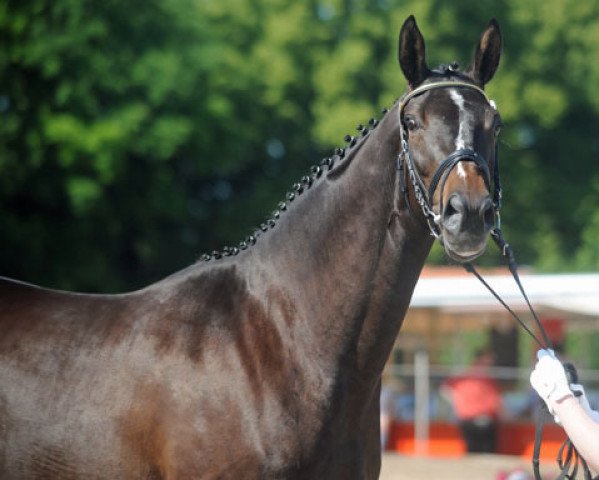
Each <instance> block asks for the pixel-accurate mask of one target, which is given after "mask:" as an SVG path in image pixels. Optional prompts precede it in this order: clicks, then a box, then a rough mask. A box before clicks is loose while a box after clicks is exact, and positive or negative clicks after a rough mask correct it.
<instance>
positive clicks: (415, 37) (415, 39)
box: [399, 15, 430, 88]
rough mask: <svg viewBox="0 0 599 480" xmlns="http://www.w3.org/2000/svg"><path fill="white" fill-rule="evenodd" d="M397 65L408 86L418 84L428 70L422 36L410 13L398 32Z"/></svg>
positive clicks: (413, 86) (426, 75)
mask: <svg viewBox="0 0 599 480" xmlns="http://www.w3.org/2000/svg"><path fill="white" fill-rule="evenodd" d="M399 65H400V67H401V71H402V72H403V74H404V76H405V77H406V79H407V81H408V83H409V84H410V87H412V88H415V87H417V86H418V85H420V84H421V83H422V82H423V81H424V79H425V78H426V77H428V75H429V73H430V71H429V69H428V67H427V66H426V59H425V51H424V38H423V37H422V34H421V33H420V30H418V25H416V19H415V18H414V15H410V16H409V17H408V18H407V19H406V21H405V22H404V24H403V26H402V27H401V31H400V32H399Z"/></svg>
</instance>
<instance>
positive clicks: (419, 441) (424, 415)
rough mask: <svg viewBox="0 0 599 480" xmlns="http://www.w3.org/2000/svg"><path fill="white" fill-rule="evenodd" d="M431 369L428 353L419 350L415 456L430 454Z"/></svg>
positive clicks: (416, 378) (416, 367)
mask: <svg viewBox="0 0 599 480" xmlns="http://www.w3.org/2000/svg"><path fill="white" fill-rule="evenodd" d="M429 394H430V369H429V357H428V352H427V351H426V350H424V349H419V350H417V351H416V353H415V354H414V396H415V401H416V405H415V407H414V447H415V452H414V453H415V454H417V455H426V454H427V453H428V440H429V424H430V419H429Z"/></svg>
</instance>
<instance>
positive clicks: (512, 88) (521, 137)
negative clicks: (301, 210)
mask: <svg viewBox="0 0 599 480" xmlns="http://www.w3.org/2000/svg"><path fill="white" fill-rule="evenodd" d="M410 13H414V14H415V15H416V17H417V19H418V23H419V25H420V28H421V29H422V30H423V32H424V34H425V38H426V40H427V52H429V63H430V64H431V65H433V66H434V65H436V64H438V63H441V62H443V63H448V62H450V61H452V60H454V59H457V60H459V61H460V62H461V63H462V64H463V65H466V64H467V63H468V61H469V59H470V55H471V53H472V48H473V45H474V44H475V42H476V40H477V39H478V35H479V33H480V31H481V30H482V28H483V27H484V25H485V23H486V22H487V21H488V19H489V16H491V15H495V16H497V17H498V19H499V21H500V23H501V25H502V27H503V32H504V37H505V47H504V57H503V61H502V66H501V69H500V71H499V73H498V75H497V76H496V78H495V79H494V80H493V81H492V82H491V84H490V85H489V91H490V94H491V96H493V97H494V98H495V99H496V101H497V104H498V105H499V108H500V111H501V112H502V115H503V118H504V123H505V124H506V128H505V130H504V135H503V139H504V144H503V145H502V148H501V159H502V170H503V182H504V186H505V197H504V198H505V208H504V218H503V221H504V228H505V230H506V235H507V237H508V238H509V239H510V240H511V242H512V244H513V245H514V247H515V250H516V252H517V253H518V255H519V259H520V261H521V262H523V263H529V264H531V265H534V266H535V267H537V268H539V269H545V270H563V269H586V270H588V269H596V268H598V267H599V247H598V246H597V245H598V244H599V243H598V242H596V241H595V239H596V238H597V237H598V236H599V208H598V205H599V202H598V200H599V163H598V162H597V161H596V159H597V157H598V155H599V137H598V136H597V131H599V130H598V124H597V123H598V122H597V118H598V113H599V96H597V95H596V92H595V88H596V87H595V86H596V85H598V84H599V64H597V62H594V61H593V59H594V58H597V57H598V56H599V4H597V3H596V2H577V1H574V0H542V1H541V0H531V1H530V2H524V3H523V2H517V1H515V0H502V1H500V2H495V1H490V0H479V1H477V2H441V1H438V0H422V1H415V0H409V1H403V2H397V1H393V0H376V1H372V0H308V1H305V2H291V1H289V0H222V1H218V2H217V1H213V0H146V1H140V0H133V1H130V2H117V1H115V0H105V1H103V2H93V1H91V0H53V1H49V0H32V1H30V2H22V1H16V0H4V1H2V2H0V46H1V47H2V48H0V218H1V219H2V222H1V224H0V225H1V227H0V228H1V230H0V272H1V273H2V274H4V275H9V276H15V277H18V278H22V279H24V280H29V281H33V282H35V283H41V284H45V285H49V286H54V287H60V288H67V289H80V290H90V291H116V290H123V289H129V288H135V287H138V286H141V285H144V284H147V283H148V282H150V281H152V280H156V279H158V278H160V277H162V276H164V275H166V274H167V273H170V272H172V271H174V270H176V269H178V268H181V267H182V266H184V265H187V264H189V263H191V262H193V261H194V260H195V258H197V256H198V255H199V254H200V253H201V252H203V251H210V250H212V249H213V248H218V247H220V246H222V245H224V244H227V243H231V242H236V241H237V240H239V239H240V238H241V237H242V236H244V235H245V234H246V233H248V232H249V231H250V230H251V229H252V227H253V226H255V225H256V224H257V223H259V222H260V221H261V220H262V219H263V218H264V217H266V216H267V213H268V212H269V210H270V208H272V207H273V206H274V204H275V203H276V201H277V200H278V199H279V198H281V197H282V196H283V194H284V192H285V190H286V187H288V186H289V185H290V184H291V183H292V181H293V180H295V179H296V178H298V177H299V176H300V175H301V174H302V173H303V172H304V171H305V170H306V169H307V168H308V166H309V165H310V164H312V163H314V162H315V161H316V160H317V159H318V158H320V156H322V155H325V154H326V153H327V151H328V150H329V149H330V148H332V147H334V146H336V145H337V144H338V143H340V141H341V138H342V136H343V134H345V133H346V132H348V131H350V130H351V129H352V128H353V127H354V125H355V124H358V123H360V122H365V121H366V120H367V119H368V118H369V117H371V116H373V115H375V116H376V114H377V112H378V110H379V108H380V107H381V106H389V105H390V104H391V103H392V102H393V101H394V99H395V98H396V97H398V96H399V95H400V94H401V92H403V90H404V88H405V82H404V81H403V79H402V77H401V74H400V72H399V69H398V67H397V60H396V55H397V52H396V48H397V33H398V30H399V27H400V25H401V23H402V21H403V20H404V19H405V17H406V16H407V15H409V14H410ZM432 258H433V260H436V261H443V260H442V255H441V254H440V253H439V252H437V253H435V254H434V255H433V257H432ZM487 261H490V262H493V261H497V257H496V256H493V255H490V256H489V259H488V260H487Z"/></svg>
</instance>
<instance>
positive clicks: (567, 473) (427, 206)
mask: <svg viewBox="0 0 599 480" xmlns="http://www.w3.org/2000/svg"><path fill="white" fill-rule="evenodd" d="M455 87H460V88H469V89H472V90H476V91H477V92H479V93H480V94H481V95H482V96H483V97H484V98H485V100H486V101H487V103H488V104H489V105H491V106H492V107H493V108H495V104H494V102H493V101H492V100H491V99H489V97H488V96H487V94H486V93H485V91H484V90H483V89H482V88H479V87H478V86H476V85H473V84H471V83H467V82H460V81H440V82H434V83H429V84H426V85H421V86H420V87H417V88H415V89H414V90H412V91H410V92H408V93H407V94H406V95H404V96H403V97H402V98H401V99H400V102H399V125H400V140H401V150H400V152H399V155H398V157H397V170H398V173H399V182H400V186H401V190H402V193H403V195H404V198H405V201H406V204H407V206H408V210H409V211H410V213H412V214H413V211H412V208H411V205H410V200H409V185H408V182H407V181H406V174H405V170H406V169H407V173H408V175H407V176H408V178H409V179H410V184H411V185H412V190H413V193H414V197H415V198H416V201H417V202H418V205H419V206H420V209H421V210H422V214H423V215H424V217H425V219H426V224H427V226H428V228H429V230H430V232H431V234H432V235H433V236H434V237H435V238H437V239H439V241H441V242H442V238H441V229H440V224H441V215H442V212H443V191H444V189H445V182H446V181H447V178H448V176H449V174H450V173H451V171H452V170H453V168H454V167H455V166H456V165H457V164H458V163H459V162H461V161H467V162H474V163H475V164H476V165H477V167H478V168H479V170H480V172H481V174H482V177H483V180H484V182H485V185H486V186H487V189H488V190H489V191H491V178H490V172H489V165H488V162H487V161H486V160H485V159H484V158H483V157H482V155H480V154H479V153H477V152H476V151H474V150H473V149H470V148H464V149H458V150H455V151H454V152H452V153H451V154H450V155H449V156H448V157H447V158H445V159H444V160H443V161H442V162H441V163H440V164H439V166H438V167H437V170H436V171H435V173H434V174H433V177H432V179H431V183H430V185H429V187H428V189H427V188H426V187H425V185H424V182H423V181H422V178H421V177H420V174H419V173H418V170H417V169H416V167H415V164H414V160H413V159H412V155H411V153H410V147H409V143H408V130H407V129H406V128H405V125H404V108H405V107H406V105H407V103H408V102H409V101H410V100H411V99H412V98H414V97H416V96H418V95H421V94H423V93H425V92H427V91H429V90H433V89H437V88H455ZM492 180H493V200H492V201H493V209H494V213H495V226H494V227H493V229H492V230H491V237H492V238H493V241H494V242H495V244H496V245H497V247H498V248H499V250H500V251H501V253H502V256H503V257H505V258H506V260H507V265H508V268H509V270H510V273H511V274H512V277H513V278H514V281H515V282H516V285H517V286H518V289H519V290H520V293H521V294H522V297H523V298H524V300H525V302H526V305H527V306H528V309H529V310H530V313H531V314H532V316H533V319H534V321H535V324H536V326H537V328H538V330H539V332H540V334H541V337H542V338H538V337H537V335H535V333H534V332H533V331H532V330H531V329H530V328H529V327H528V326H527V325H526V324H525V323H524V322H523V321H522V319H520V317H518V315H517V314H516V313H515V312H514V311H513V309H511V308H510V306H509V305H508V304H507V303H506V302H505V301H504V300H503V299H502V298H501V297H500V296H499V294H497V292H495V290H493V288H492V287H491V286H490V285H489V284H488V283H487V282H486V281H485V279H484V278H483V277H482V276H481V275H480V274H479V273H478V271H477V270H476V268H475V267H474V265H472V264H471V263H464V264H463V267H464V268H465V269H466V271H468V272H469V273H472V274H473V275H474V276H475V277H476V278H477V279H478V280H479V281H480V282H481V283H482V284H483V285H484V286H485V288H487V290H489V292H490V293H491V294H492V295H493V296H494V297H495V298H496V299H497V300H498V301H499V303H500V304H501V305H502V306H503V307H504V308H505V309H506V310H507V312H508V313H509V314H510V315H511V316H512V318H514V320H516V322H517V323H518V324H519V325H520V326H521V327H522V328H523V329H524V331H526V333H528V335H530V337H531V338H532V339H533V340H534V341H535V342H536V343H537V345H538V346H539V347H540V348H544V349H547V348H552V344H551V341H550V340H549V337H548V336H547V333H546V332H545V329H544V328H543V325H542V324H541V321H540V319H539V317H538V316H537V314H536V312H535V310H534V308H533V307H532V305H531V303H530V300H529V299H528V296H527V295H526V292H525V291H524V287H523V286H522V282H521V281H520V276H519V275H518V264H517V263H516V259H515V256H514V253H513V251H512V248H511V247H510V245H509V244H508V243H507V242H506V241H505V239H504V238H503V233H502V231H501V216H500V209H501V197H502V189H501V181H500V177H499V157H498V142H496V143H495V162H494V168H493V179H492ZM437 188H440V197H439V202H440V206H439V214H435V213H434V211H433V206H432V202H433V200H434V195H435V191H436V190H437ZM564 368H565V370H566V374H567V375H568V381H569V383H577V382H578V379H577V373H576V369H575V368H574V366H573V365H572V364H564ZM575 395H576V394H575ZM579 395H580V393H579ZM541 403H542V406H541V412H540V415H539V417H538V419H537V423H536V427H535V442H534V450H533V458H532V464H533V472H534V477H535V480H543V477H542V476H541V472H540V462H539V458H540V453H541V442H542V435H543V428H544V424H545V420H546V418H547V417H548V416H549V412H548V410H547V406H546V405H545V402H541ZM557 463H558V466H559V468H560V473H559V475H558V476H557V477H556V479H555V480H566V479H575V478H576V475H577V473H578V469H579V465H581V466H582V471H583V474H584V480H593V477H592V475H591V472H590V470H589V467H588V465H587V463H586V461H585V460H584V458H582V457H581V456H580V454H579V453H578V451H577V450H576V448H575V447H574V445H573V444H572V441H571V440H570V438H569V437H566V440H564V443H563V444H562V446H561V448H560V450H559V452H558V456H557ZM597 478H599V477H597Z"/></svg>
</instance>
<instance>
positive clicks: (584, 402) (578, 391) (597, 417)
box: [570, 383, 599, 423]
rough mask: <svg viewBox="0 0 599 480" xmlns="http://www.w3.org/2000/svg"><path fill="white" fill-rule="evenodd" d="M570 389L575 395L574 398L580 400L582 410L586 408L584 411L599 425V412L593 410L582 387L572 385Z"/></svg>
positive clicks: (577, 384) (576, 384) (575, 384)
mask: <svg viewBox="0 0 599 480" xmlns="http://www.w3.org/2000/svg"><path fill="white" fill-rule="evenodd" d="M570 389H571V390H572V392H573V393H574V396H575V397H576V398H577V399H578V402H579V403H580V405H581V406H582V408H584V411H585V412H587V415H588V416H589V417H591V418H592V419H593V421H594V422H595V423H599V412H598V411H597V410H593V409H592V408H591V406H590V405H589V400H588V398H587V396H586V393H585V392H584V388H583V387H582V385H580V384H579V383H571V384H570Z"/></svg>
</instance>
